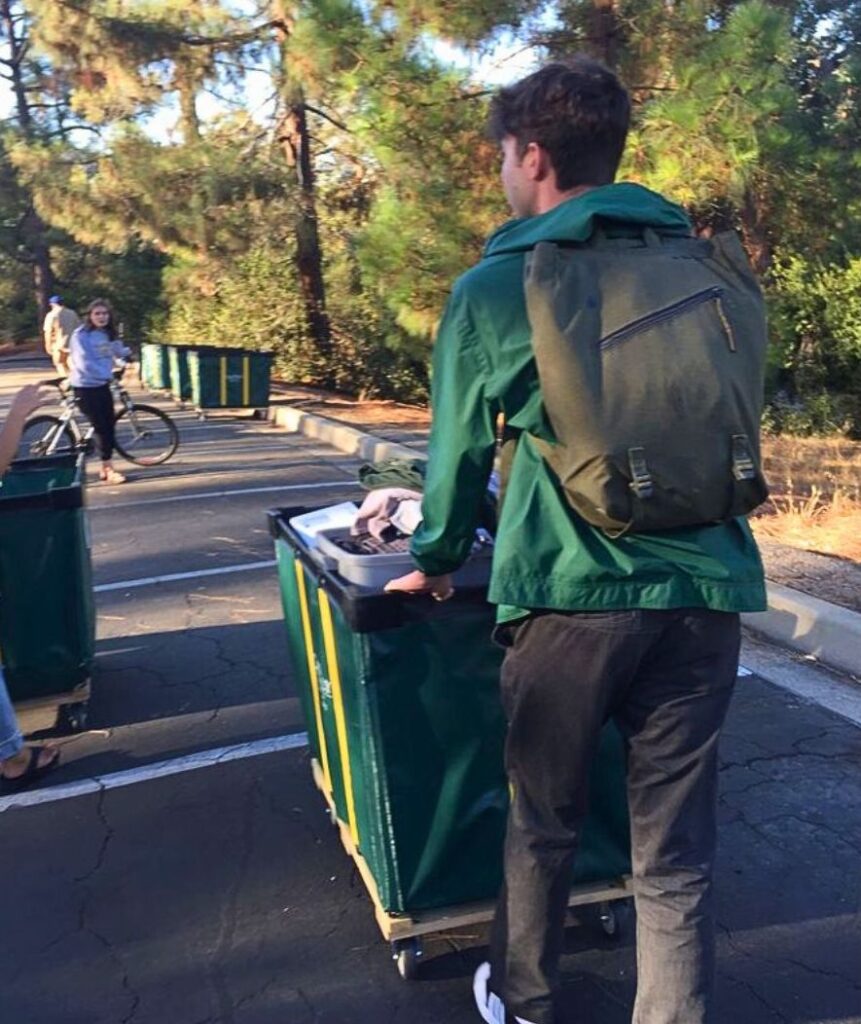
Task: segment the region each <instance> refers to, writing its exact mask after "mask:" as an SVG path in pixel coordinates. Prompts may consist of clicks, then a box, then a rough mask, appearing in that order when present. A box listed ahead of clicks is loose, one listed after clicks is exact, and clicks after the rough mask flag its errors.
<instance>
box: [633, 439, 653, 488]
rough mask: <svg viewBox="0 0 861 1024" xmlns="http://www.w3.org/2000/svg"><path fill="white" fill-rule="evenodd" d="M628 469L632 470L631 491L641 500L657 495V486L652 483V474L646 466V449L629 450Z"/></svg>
mask: <svg viewBox="0 0 861 1024" xmlns="http://www.w3.org/2000/svg"><path fill="white" fill-rule="evenodd" d="M628 468H629V469H630V470H631V483H630V484H629V486H630V488H631V490H632V491H633V492H634V494H636V495H637V497H638V498H640V499H641V500H643V499H645V498H651V497H652V495H653V494H654V493H655V485H654V484H653V483H652V474H651V473H650V472H649V467H648V465H647V464H646V449H645V448H629V449H628Z"/></svg>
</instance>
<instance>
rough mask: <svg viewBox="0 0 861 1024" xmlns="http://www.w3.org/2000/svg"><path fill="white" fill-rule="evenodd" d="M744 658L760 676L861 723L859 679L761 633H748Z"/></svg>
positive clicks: (850, 720) (809, 701)
mask: <svg viewBox="0 0 861 1024" xmlns="http://www.w3.org/2000/svg"><path fill="white" fill-rule="evenodd" d="M744 660H745V661H746V662H747V664H748V665H749V666H750V667H751V670H752V672H753V673H754V674H755V675H757V676H759V677H760V679H764V680H765V681H766V682H768V683H772V684H774V685H775V686H779V687H781V689H784V690H787V691H789V692H790V693H794V694H795V695H796V696H797V697H800V698H801V699H802V700H804V701H807V702H808V703H810V704H816V705H818V706H819V707H821V708H825V709H826V710H828V711H832V712H833V713H834V714H835V715H840V717H841V718H845V719H846V720H847V721H849V722H852V723H853V725H857V726H861V686H859V685H858V683H859V680H853V678H852V677H851V676H846V675H841V674H840V673H838V672H832V671H831V670H830V669H828V668H826V667H825V666H823V665H820V664H819V663H818V662H816V661H815V660H814V659H807V658H804V657H799V655H798V654H796V653H795V652H793V651H787V650H786V649H785V648H782V647H778V646H777V645H775V644H771V643H768V642H767V641H764V640H762V639H761V638H759V637H753V636H745V638H744Z"/></svg>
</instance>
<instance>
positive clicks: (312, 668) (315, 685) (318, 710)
mask: <svg viewBox="0 0 861 1024" xmlns="http://www.w3.org/2000/svg"><path fill="white" fill-rule="evenodd" d="M293 568H294V569H295V570H296V583H297V584H298V587H299V611H300V614H301V617H302V633H303V635H304V637H305V656H306V657H307V659H308V675H309V676H310V677H311V692H312V694H313V695H314V719H315V722H316V725H317V738H318V739H319V741H320V760H321V761H322V764H321V766H320V767H321V768H322V769H323V780H324V781H325V783H326V790H327V791H328V793H329V795H330V796H331V795H332V777H331V776H330V775H329V754H328V751H327V750H326V733H325V732H324V731H323V708H322V705H321V703H320V680H319V679H318V678H317V662H316V661H315V660H314V635H313V633H312V632H311V613H310V612H309V610H308V591H307V590H306V589H305V570H304V569H303V568H302V563H301V562H300V561H299V559H298V558H297V559H296V561H295V562H294V563H293Z"/></svg>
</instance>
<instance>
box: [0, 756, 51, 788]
mask: <svg viewBox="0 0 861 1024" xmlns="http://www.w3.org/2000/svg"><path fill="white" fill-rule="evenodd" d="M27 749H28V750H29V751H30V759H29V761H28V762H27V767H26V768H25V769H24V771H23V772H22V773H21V774H20V775H16V776H15V777H14V778H11V779H10V778H8V777H7V776H6V775H2V776H0V792H4V793H17V792H19V791H20V790H22V789H26V788H27V787H28V786H32V785H33V783H34V782H36V781H38V780H39V779H41V778H42V776H43V775H47V774H48V772H50V771H53V770H54V769H55V768H56V767H57V765H58V764H59V763H60V751H59V750H58V749H56V748H55V749H54V756H53V757H52V758H51V760H50V761H48V763H47V764H39V755H40V754H41V753H42V751H43V750H45V749H49V748H46V747H41V746H35V747H28V748H27Z"/></svg>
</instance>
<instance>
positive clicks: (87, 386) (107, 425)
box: [63, 299, 130, 484]
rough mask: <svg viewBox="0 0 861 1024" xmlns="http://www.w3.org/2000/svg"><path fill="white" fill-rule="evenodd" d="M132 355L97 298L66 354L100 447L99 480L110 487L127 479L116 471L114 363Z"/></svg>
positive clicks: (105, 304) (74, 385)
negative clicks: (112, 390) (114, 457)
mask: <svg viewBox="0 0 861 1024" xmlns="http://www.w3.org/2000/svg"><path fill="white" fill-rule="evenodd" d="M129 355H130V352H129V350H128V349H127V348H126V347H125V345H123V343H122V342H121V341H120V340H119V337H118V335H117V330H116V326H115V320H114V313H113V310H112V309H111V306H110V304H109V303H108V302H107V301H106V300H105V299H94V300H93V301H92V302H91V303H90V304H89V306H88V307H87V311H86V313H85V314H84V322H83V323H82V324H81V326H80V327H78V328H77V329H76V330H75V331H74V332H73V333H72V336H71V338H70V339H69V341H68V344H67V345H66V348H65V350H64V352H63V366H64V367H67V368H68V373H69V383H70V384H71V385H72V388H73V389H74V392H75V398H76V399H77V400H78V405H79V406H80V408H81V412H83V414H84V415H85V416H86V417H87V419H88V420H89V421H90V423H92V425H93V429H94V430H95V432H96V439H97V441H98V444H99V455H100V456H101V460H102V468H101V472H100V474H99V478H100V479H101V480H103V481H104V482H105V483H109V484H124V483H125V482H126V478H125V476H124V475H123V474H122V473H120V472H119V471H118V470H116V469H114V467H113V463H112V461H111V459H112V458H113V453H114V399H113V395H112V394H111V380H112V379H113V374H114V363H115V361H116V360H118V359H125V358H126V357H127V356H129Z"/></svg>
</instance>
